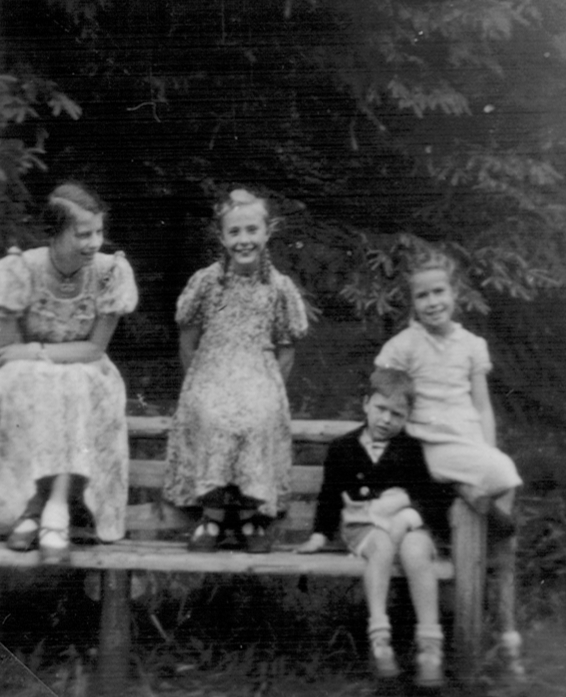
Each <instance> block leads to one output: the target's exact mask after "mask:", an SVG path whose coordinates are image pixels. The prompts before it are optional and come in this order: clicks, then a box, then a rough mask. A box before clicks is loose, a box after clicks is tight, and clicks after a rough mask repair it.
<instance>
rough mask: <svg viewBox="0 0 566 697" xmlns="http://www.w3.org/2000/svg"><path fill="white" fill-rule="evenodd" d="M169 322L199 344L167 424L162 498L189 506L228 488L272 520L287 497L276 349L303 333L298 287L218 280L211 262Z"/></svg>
mask: <svg viewBox="0 0 566 697" xmlns="http://www.w3.org/2000/svg"><path fill="white" fill-rule="evenodd" d="M222 281H223V282H222ZM176 320H177V322H178V324H179V325H180V326H181V328H183V327H198V328H200V330H201V338H200V343H199V346H198V349H197V351H196V353H195V356H194V358H193V361H192V363H191V366H190V368H189V370H188V371H187V375H186V376H185V380H184V383H183V387H182V389H181V394H180V397H179V404H178V408H177V411H176V414H175V416H174V419H173V427H172V430H171V433H170V437H169V444H168V469H167V473H166V479H165V488H164V495H165V497H166V498H168V499H170V500H171V501H172V502H173V503H175V504H176V505H177V506H193V505H198V504H199V499H200V497H202V496H203V495H204V494H207V493H209V492H211V491H213V490H214V489H216V488H218V487H224V486H227V485H229V484H233V485H236V486H238V487H239V488H240V491H241V492H242V494H243V495H244V496H247V497H251V498H254V499H258V500H260V501H262V502H263V504H262V505H261V507H260V509H259V510H260V511H261V512H262V513H264V514H266V515H270V516H275V515H276V513H277V511H278V510H281V509H283V508H284V507H285V499H286V498H287V497H288V495H289V491H290V482H289V476H290V469H291V452H292V451H291V448H292V444H291V419H290V414H289V404H288V400H287V394H286V391H285V384H284V382H283V378H282V376H281V372H280V369H279V365H278V363H277V359H276V356H275V350H276V348H277V347H279V346H285V345H292V344H293V343H294V342H295V341H296V340H297V339H299V338H301V337H302V336H303V335H304V334H305V333H306V330H307V318H306V313H305V308H304V304H303V301H302V299H301V296H300V294H299V292H298V290H297V288H296V287H295V286H294V284H293V283H292V281H291V280H290V279H289V278H288V277H287V276H284V275H283V274H281V273H279V272H278V271H277V270H276V269H274V268H273V267H272V268H271V271H270V281H269V283H262V282H261V281H260V279H259V277H258V276H257V275H254V276H251V277H248V276H241V275H237V274H234V273H231V272H228V273H226V274H225V275H224V271H223V270H222V267H221V265H220V264H219V263H215V264H212V265H211V266H209V267H207V268H205V269H201V270H200V271H197V273H196V274H194V276H192V277H191V279H190V280H189V282H188V284H187V286H186V288H185V289H184V291H183V293H182V294H181V296H180V297H179V300H178V302H177V314H176Z"/></svg>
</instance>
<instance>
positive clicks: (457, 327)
mask: <svg viewBox="0 0 566 697" xmlns="http://www.w3.org/2000/svg"><path fill="white" fill-rule="evenodd" d="M409 326H410V327H411V328H412V329H416V331H418V332H420V333H421V334H423V335H424V336H425V337H426V338H427V339H429V340H430V341H432V342H433V343H435V344H439V343H446V342H447V341H457V340H458V339H459V337H460V336H461V334H462V332H463V331H464V328H463V327H462V325H461V324H460V322H452V328H453V330H452V331H451V332H450V334H448V336H444V337H442V339H438V338H436V337H435V336H434V334H431V333H430V332H429V331H427V330H426V329H425V328H424V327H423V325H422V324H421V323H420V322H418V321H417V320H416V319H411V320H410V321H409Z"/></svg>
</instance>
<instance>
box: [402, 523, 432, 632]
mask: <svg viewBox="0 0 566 697" xmlns="http://www.w3.org/2000/svg"><path fill="white" fill-rule="evenodd" d="M434 554H435V551H434V545H433V542H432V540H431V539H430V536H429V535H428V533H426V532H425V531H424V530H413V531H411V532H408V533H407V534H406V535H405V537H404V538H403V540H402V542H401V546H400V549H399V556H400V559H401V564H402V566H403V569H404V570H405V574H406V576H407V580H408V582H409V591H410V593H411V600H412V601H413V607H414V609H415V614H416V616H417V622H418V623H419V624H422V625H427V626H429V625H438V579H437V578H436V572H435V570H434V565H433V560H434Z"/></svg>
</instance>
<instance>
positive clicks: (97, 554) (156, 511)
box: [0, 417, 486, 695]
mask: <svg viewBox="0 0 566 697" xmlns="http://www.w3.org/2000/svg"><path fill="white" fill-rule="evenodd" d="M170 424H171V420H170V418H167V417H129V432H130V438H131V446H130V447H131V466H130V498H131V503H130V505H129V506H128V515H127V529H128V535H127V539H125V540H122V541H120V542H117V543H114V544H111V545H98V546H91V547H88V546H85V547H74V548H73V549H72V552H71V560H70V566H71V567H76V568H83V569H99V570H102V572H103V573H102V576H103V579H102V613H101V626H100V640H99V641H100V643H99V658H98V676H97V677H98V680H97V683H98V691H97V694H100V695H110V694H112V695H115V694H120V690H121V685H123V683H124V680H125V678H126V676H127V674H128V670H129V649H130V632H129V627H130V614H129V602H130V587H129V583H130V572H131V571H133V570H148V571H162V572H183V573H200V574H202V573H212V574H272V575H277V574H278V575H296V576H301V575H305V576H311V575H318V576H350V577H357V576H360V575H361V574H362V570H363V562H362V561H361V560H360V559H358V558H355V557H354V556H352V555H349V554H347V553H345V552H343V551H342V552H339V551H332V550H331V551H325V552H323V553H317V554H314V555H299V554H296V553H295V552H294V545H296V544H298V543H299V542H301V541H304V540H305V539H306V538H307V537H308V535H309V533H310V530H311V525H312V519H313V514H314V507H315V501H316V496H317V494H318V491H319V489H320V484H321V481H322V462H323V459H324V456H325V453H326V449H327V445H328V443H329V442H330V441H331V440H333V439H334V438H336V437H338V436H341V435H343V434H345V433H347V432H348V431H350V430H352V429H353V428H355V427H356V426H357V425H358V424H357V423H356V422H353V421H314V420H313V421H310V420H309V421H307V420H295V421H293V423H292V431H293V442H294V466H293V474H292V489H293V498H292V501H291V504H290V510H289V512H288V515H287V516H286V518H284V519H283V520H282V521H280V522H279V523H278V524H277V529H276V543H275V545H274V549H273V550H272V552H271V553H269V554H247V553H244V552H239V551H218V552H213V553H210V552H208V553H207V552H201V553H199V552H188V551H187V549H186V538H185V539H183V540H179V539H177V540H175V539H174V536H175V534H179V533H182V532H185V533H187V531H188V530H189V529H190V527H191V526H194V519H192V518H191V517H190V516H188V515H186V514H184V513H182V512H181V511H179V510H177V509H175V508H174V507H172V506H170V505H168V504H167V503H165V502H164V501H162V500H161V497H160V489H161V486H162V482H163V475H164V471H165V462H164V461H163V459H162V458H163V455H164V445H165V441H166V438H167V433H168V431H169V428H170ZM148 452H149V453H150V457H149V458H148V456H147V453H148ZM154 453H155V454H154ZM154 458H155V459H154ZM158 458H161V459H158ZM172 537H173V539H171V538H172ZM159 538H168V539H159ZM485 539H486V529H485V521H484V520H483V519H482V518H481V517H480V516H478V515H477V514H476V513H474V512H473V511H472V510H471V509H470V508H469V507H468V506H467V505H466V504H465V503H463V502H462V501H460V500H458V501H457V502H456V504H455V506H454V508H453V511H452V558H451V559H439V560H438V561H437V562H436V569H437V574H438V578H439V579H440V581H441V582H452V583H453V584H454V597H455V603H454V613H455V614H454V641H455V647H456V656H457V660H458V672H459V674H460V675H462V676H469V675H470V674H471V673H472V672H473V671H474V668H475V666H476V664H477V660H478V658H479V656H480V652H481V645H482V630H483V627H482V621H483V611H484V582H485V565H486V562H485V559H486V554H485V545H486V543H485ZM38 564H39V555H38V552H35V551H34V552H28V553H25V554H22V553H18V552H13V551H11V550H9V549H7V548H6V547H5V545H4V544H2V545H0V566H13V567H26V566H30V567H33V566H37V565H38Z"/></svg>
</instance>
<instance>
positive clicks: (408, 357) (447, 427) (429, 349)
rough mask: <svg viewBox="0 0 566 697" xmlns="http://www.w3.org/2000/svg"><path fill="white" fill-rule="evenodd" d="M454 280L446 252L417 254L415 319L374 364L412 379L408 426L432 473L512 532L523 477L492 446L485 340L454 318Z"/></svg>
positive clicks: (413, 275) (412, 275)
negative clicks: (452, 484)
mask: <svg viewBox="0 0 566 697" xmlns="http://www.w3.org/2000/svg"><path fill="white" fill-rule="evenodd" d="M457 283H458V280H457V276H456V265H455V262H454V261H453V260H452V259H451V258H449V257H448V256H446V255H445V254H443V253H441V252H438V251H436V250H434V249H431V250H430V251H429V252H425V253H422V254H421V255H419V256H416V257H415V258H414V259H413V262H412V265H411V268H410V272H409V287H410V292H411V300H412V306H413V315H414V319H412V320H411V322H410V324H409V327H408V328H407V329H405V330H403V331H401V332H400V333H399V334H397V335H396V336H394V337H393V338H392V339H391V340H389V341H388V342H387V343H386V344H385V345H384V346H383V347H382V349H381V351H380V353H379V355H378V356H377V358H376V359H375V364H376V365H381V366H389V367H393V368H398V369H400V370H405V371H407V372H408V373H409V374H410V375H411V377H412V378H413V380H414V383H415V390H416V400H415V405H414V408H413V410H412V412H411V416H410V418H409V422H408V425H407V431H408V433H409V434H410V435H412V436H414V437H415V438H418V439H419V440H420V441H421V442H422V444H423V448H424V453H425V458H426V461H427V464H428V466H429V469H430V472H431V474H432V475H433V477H435V478H436V479H438V480H440V481H450V482H456V483H457V484H458V485H459V487H458V488H459V492H460V494H461V495H462V496H463V498H465V499H466V500H467V501H468V502H469V503H470V504H471V505H472V506H474V507H475V508H476V509H477V510H478V511H480V512H482V513H485V512H487V511H488V510H489V513H490V520H491V522H492V524H493V526H494V527H495V526H497V528H498V529H499V532H500V533H502V534H503V535H505V534H511V533H512V532H513V529H514V523H513V515H512V512H513V501H514V494H515V490H516V488H517V487H518V486H519V485H520V484H521V483H522V482H521V478H520V476H519V474H518V473H517V469H516V467H515V465H514V463H513V462H512V460H511V459H510V458H509V457H508V456H507V455H505V454H504V453H503V452H501V451H500V450H498V449H497V447H496V434H495V420H494V415H493V409H492V405H491V400H490V396H489V389H488V385H487V377H486V376H487V374H488V372H489V371H490V370H491V367H492V366H491V361H490V358H489V353H488V348H487V344H486V342H485V340H484V339H482V338H480V337H478V336H476V335H475V334H472V333H471V332H469V331H467V330H466V329H464V328H463V327H462V326H461V325H460V324H459V323H457V322H455V321H454V319H453V316H454V313H455V311H456V308H457V302H458V285H457Z"/></svg>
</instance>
